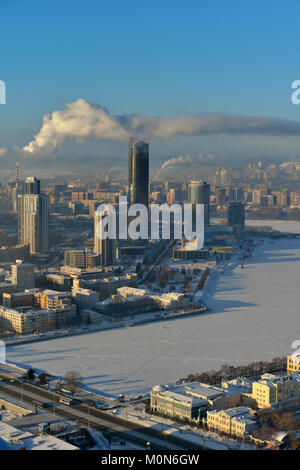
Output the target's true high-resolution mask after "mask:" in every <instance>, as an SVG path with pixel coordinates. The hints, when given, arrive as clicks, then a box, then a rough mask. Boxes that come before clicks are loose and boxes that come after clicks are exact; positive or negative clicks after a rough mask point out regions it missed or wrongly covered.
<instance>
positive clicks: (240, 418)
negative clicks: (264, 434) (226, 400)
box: [206, 406, 256, 438]
mask: <svg viewBox="0 0 300 470" xmlns="http://www.w3.org/2000/svg"><path fill="white" fill-rule="evenodd" d="M206 424H207V427H208V429H210V430H213V431H218V432H221V433H224V434H228V435H230V436H237V437H242V438H243V437H244V436H245V434H246V433H249V432H250V431H252V430H253V429H254V428H255V426H256V418H255V411H253V410H252V409H251V408H248V407H246V406H238V407H236V408H229V409H228V410H213V411H207V415H206Z"/></svg>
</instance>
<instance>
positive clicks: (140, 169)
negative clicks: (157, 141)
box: [128, 137, 149, 206]
mask: <svg viewBox="0 0 300 470" xmlns="http://www.w3.org/2000/svg"><path fill="white" fill-rule="evenodd" d="M128 184H129V187H128V200H129V205H132V204H144V205H145V206H148V202H149V137H145V138H141V139H139V138H136V137H129V182H128Z"/></svg>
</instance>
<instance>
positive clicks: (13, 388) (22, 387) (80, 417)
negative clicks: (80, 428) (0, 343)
mask: <svg viewBox="0 0 300 470" xmlns="http://www.w3.org/2000/svg"><path fill="white" fill-rule="evenodd" d="M0 376H1V374H0ZM0 390H2V391H3V392H4V393H5V394H7V395H9V394H10V395H12V396H13V397H14V398H15V397H17V398H18V399H19V400H20V399H21V400H23V401H24V402H25V401H26V402H27V403H30V404H31V405H32V402H33V401H34V400H37V401H40V402H45V403H46V402H49V400H50V401H51V402H53V407H52V408H51V410H52V412H53V413H54V414H56V415H57V416H62V417H64V418H69V419H72V420H74V421H76V422H78V423H79V422H80V423H81V424H83V425H84V426H87V427H93V428H95V429H98V430H100V431H102V432H104V433H105V434H106V436H107V435H111V436H112V437H113V436H115V435H120V436H122V439H124V440H127V441H131V442H134V443H138V444H139V445H141V444H142V445H143V446H145V445H146V443H147V442H148V441H150V443H151V448H152V449H163V448H167V449H172V450H187V449H191V450H201V448H202V447H201V446H199V445H196V444H194V443H189V442H187V441H185V440H183V439H180V438H178V437H175V436H170V435H165V434H164V433H162V432H160V431H158V430H156V429H153V428H149V427H146V426H143V425H141V424H137V423H135V422H132V421H129V420H128V419H127V420H126V419H124V418H122V417H119V416H115V415H112V414H110V413H109V412H107V411H103V410H99V409H95V408H93V407H91V406H89V405H87V404H85V403H82V404H76V405H71V406H65V405H62V404H60V403H58V400H59V398H60V397H62V395H60V394H58V393H56V392H52V391H48V390H45V389H43V388H41V387H38V386H36V385H33V384H29V383H25V382H21V381H15V382H14V383H12V382H10V381H7V380H4V381H2V382H1V383H0ZM47 411H48V410H47ZM49 411H50V409H49Z"/></svg>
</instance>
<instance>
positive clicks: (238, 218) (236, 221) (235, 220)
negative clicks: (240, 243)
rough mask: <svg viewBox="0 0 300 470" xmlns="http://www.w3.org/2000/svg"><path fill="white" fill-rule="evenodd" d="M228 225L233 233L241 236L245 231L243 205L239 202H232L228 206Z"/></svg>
mask: <svg viewBox="0 0 300 470" xmlns="http://www.w3.org/2000/svg"><path fill="white" fill-rule="evenodd" d="M227 217H228V225H229V226H230V227H233V230H234V233H235V234H236V235H237V236H238V237H239V238H243V236H244V231H245V206H244V204H242V203H241V202H232V203H231V204H229V207H228V216H227Z"/></svg>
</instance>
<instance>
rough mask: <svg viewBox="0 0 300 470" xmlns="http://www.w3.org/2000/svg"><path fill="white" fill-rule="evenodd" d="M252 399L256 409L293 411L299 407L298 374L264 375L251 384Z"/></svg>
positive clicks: (299, 377) (299, 384)
mask: <svg viewBox="0 0 300 470" xmlns="http://www.w3.org/2000/svg"><path fill="white" fill-rule="evenodd" d="M252 398H253V400H255V403H256V405H257V407H258V408H270V407H272V408H277V409H280V410H285V409H293V408H297V407H299V406H300V373H298V372H295V373H293V374H289V375H283V376H276V375H273V374H264V375H262V377H261V379H260V380H258V381H256V382H253V384H252Z"/></svg>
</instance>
